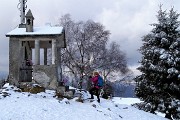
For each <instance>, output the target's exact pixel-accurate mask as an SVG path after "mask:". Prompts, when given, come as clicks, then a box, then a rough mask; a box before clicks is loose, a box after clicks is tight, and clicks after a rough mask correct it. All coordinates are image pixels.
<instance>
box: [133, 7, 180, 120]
mask: <svg viewBox="0 0 180 120" xmlns="http://www.w3.org/2000/svg"><path fill="white" fill-rule="evenodd" d="M178 17H179V14H178V13H177V12H176V11H174V9H173V8H171V9H170V11H169V12H167V11H163V10H162V6H160V10H159V11H158V15H157V19H158V23H155V24H152V26H154V28H153V29H152V31H151V32H150V33H149V34H147V35H145V36H144V37H143V38H142V41H143V42H144V43H143V45H142V47H141V48H140V50H139V51H140V52H141V54H142V59H141V61H140V63H141V66H140V67H139V68H138V70H140V71H141V72H142V75H140V76H137V77H136V78H135V81H136V82H137V87H136V95H137V97H139V98H140V99H142V100H143V101H144V103H145V106H144V107H143V109H144V110H146V111H149V112H151V113H155V111H159V112H162V113H165V117H166V118H169V119H172V117H173V118H175V119H180V31H179V29H178V28H179V26H180V22H179V21H178ZM147 106H148V108H147ZM141 107H142V106H141Z"/></svg>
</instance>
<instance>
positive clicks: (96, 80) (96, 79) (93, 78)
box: [90, 76, 99, 89]
mask: <svg viewBox="0 0 180 120" xmlns="http://www.w3.org/2000/svg"><path fill="white" fill-rule="evenodd" d="M90 80H91V81H92V82H93V84H94V87H96V88H98V89H99V86H97V83H98V76H94V77H92V78H91V79H90Z"/></svg>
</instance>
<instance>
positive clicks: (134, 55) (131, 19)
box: [0, 0, 180, 74]
mask: <svg viewBox="0 0 180 120" xmlns="http://www.w3.org/2000/svg"><path fill="white" fill-rule="evenodd" d="M18 3H19V0H11V1H8V0H1V4H0V11H1V13H0V74H1V73H2V72H8V70H9V68H8V64H9V57H8V56H9V42H8V38H6V37H5V34H6V33H8V32H10V31H11V30H13V29H14V28H15V27H17V25H18V24H19V23H20V17H19V15H20V11H19V10H18V9H17V4H18ZM160 3H161V4H163V9H164V10H165V9H167V10H169V9H170V8H171V7H172V6H174V8H175V10H177V12H178V13H180V0H27V10H28V9H31V11H32V14H33V15H34V17H35V20H34V24H35V26H43V25H45V24H46V23H52V24H56V23H58V19H59V18H60V17H61V16H62V15H64V14H66V13H69V14H71V16H72V19H74V20H85V21H86V20H88V19H92V20H94V21H96V22H100V23H102V24H103V25H104V26H105V27H106V29H107V30H110V32H111V36H110V41H116V42H117V43H119V44H120V46H121V50H122V51H124V52H125V53H126V54H127V58H128V65H129V66H130V67H131V68H132V69H135V68H136V66H137V65H138V60H140V57H141V55H140V54H139V52H138V51H137V49H139V47H140V46H141V45H142V43H141V37H142V36H143V35H145V34H147V33H148V32H149V31H150V30H151V29H152V27H151V26H150V25H149V24H151V23H154V22H156V15H157V11H158V10H159V7H158V5H159V4H160ZM27 10H26V12H27Z"/></svg>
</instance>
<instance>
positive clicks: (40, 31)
mask: <svg viewBox="0 0 180 120" xmlns="http://www.w3.org/2000/svg"><path fill="white" fill-rule="evenodd" d="M62 31H63V27H50V26H44V27H34V29H33V32H26V28H15V29H14V30H12V31H11V32H9V33H7V34H6V36H19V35H20V36H21V35H57V34H61V33H62Z"/></svg>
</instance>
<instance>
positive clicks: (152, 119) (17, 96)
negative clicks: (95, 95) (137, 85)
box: [0, 84, 166, 120]
mask: <svg viewBox="0 0 180 120" xmlns="http://www.w3.org/2000/svg"><path fill="white" fill-rule="evenodd" d="M4 87H6V89H2V90H0V93H1V94H0V120H166V119H165V118H163V117H161V116H157V115H154V114H151V113H147V112H144V111H140V110H138V109H136V108H134V107H132V106H130V104H132V103H136V102H140V101H139V100H138V99H137V98H118V97H116V98H113V99H112V100H105V99H102V98H101V103H98V102H96V101H93V102H90V101H85V102H84V103H81V102H77V101H76V99H77V98H74V99H72V100H68V99H63V100H58V99H56V98H55V97H53V96H54V93H55V92H54V91H52V90H46V92H42V93H38V94H30V93H27V92H26V93H25V92H15V91H14V88H12V86H9V85H8V84H6V85H5V86H4ZM3 92H6V94H7V93H8V96H7V97H3V95H5V93H3Z"/></svg>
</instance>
